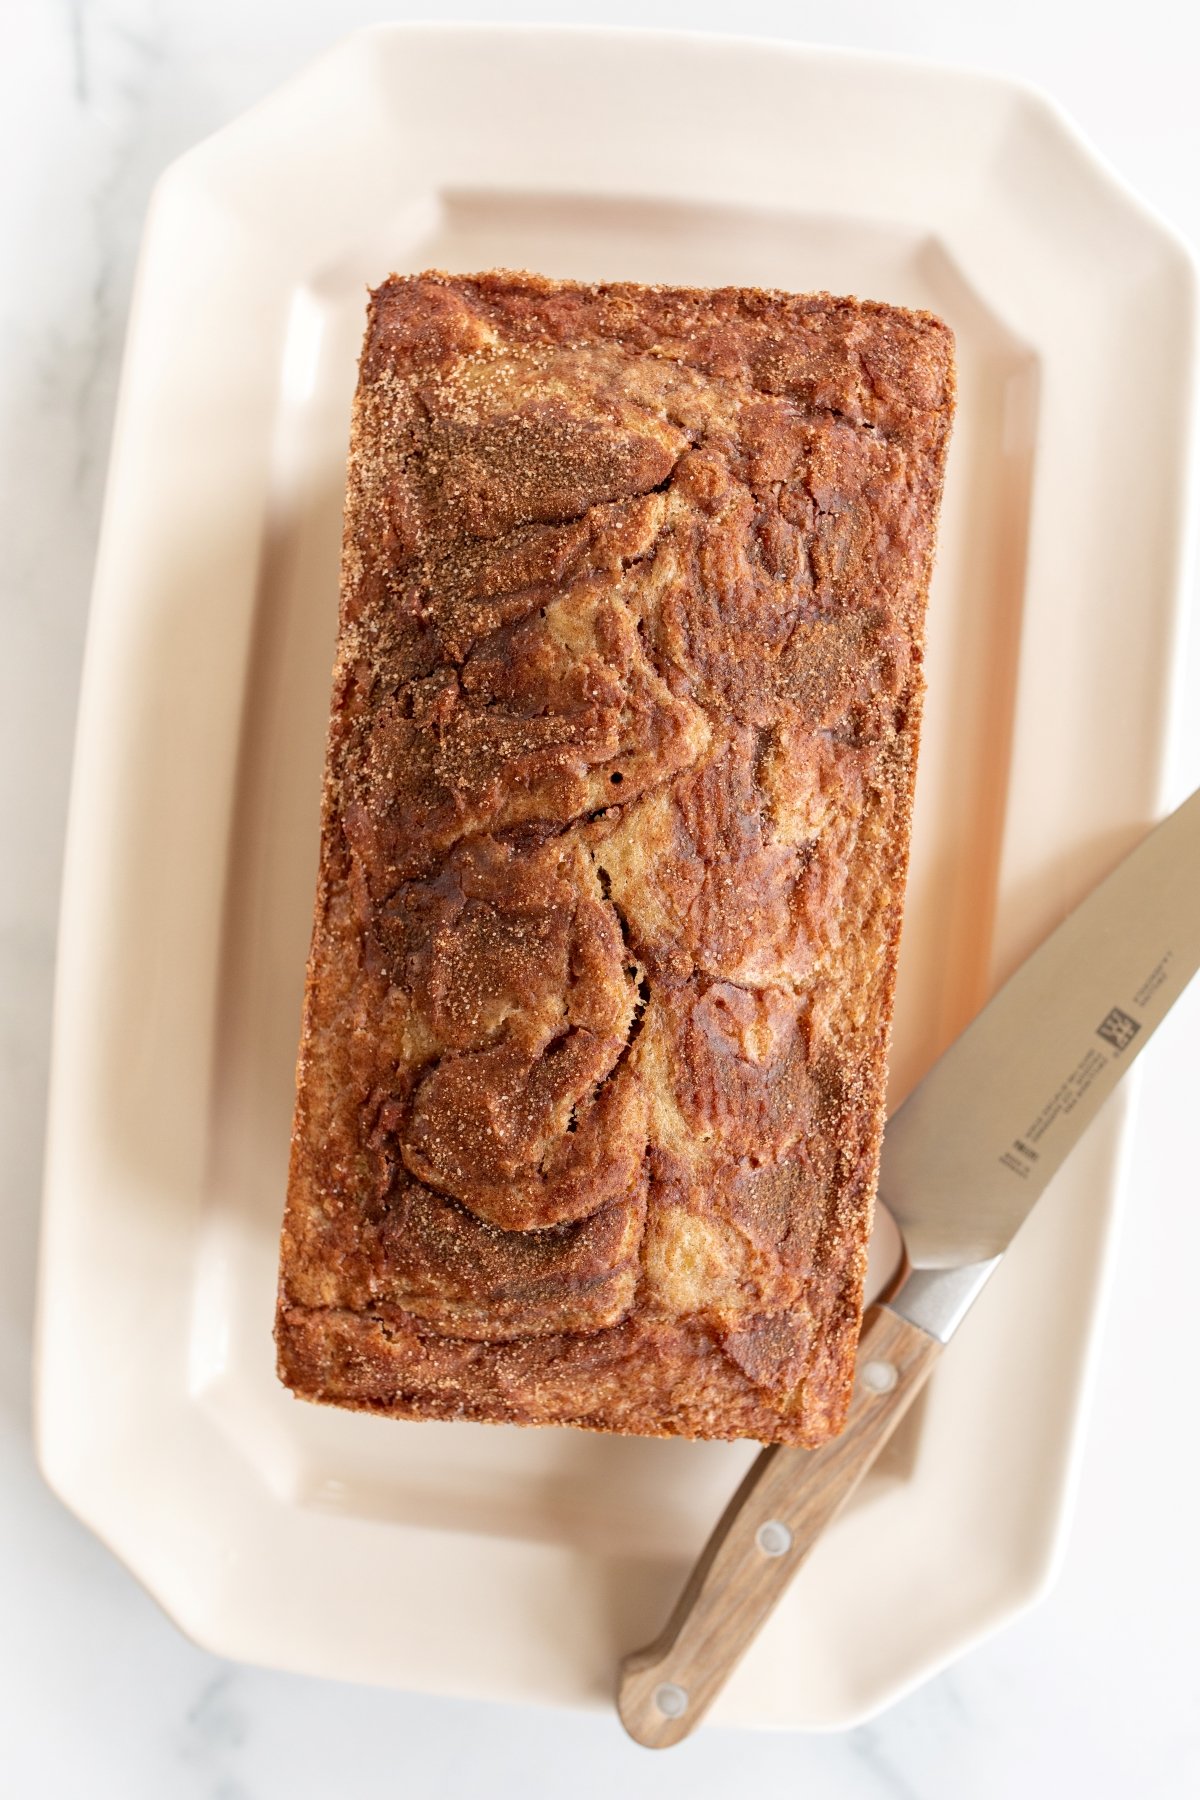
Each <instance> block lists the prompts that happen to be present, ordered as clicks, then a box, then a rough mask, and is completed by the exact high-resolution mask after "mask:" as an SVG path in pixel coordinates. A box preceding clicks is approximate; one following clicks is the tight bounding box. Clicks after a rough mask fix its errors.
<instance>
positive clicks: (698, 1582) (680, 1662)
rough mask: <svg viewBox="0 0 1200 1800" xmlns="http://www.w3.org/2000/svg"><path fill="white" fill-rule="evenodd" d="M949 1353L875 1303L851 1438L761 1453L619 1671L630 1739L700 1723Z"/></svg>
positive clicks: (658, 1740) (863, 1342) (672, 1737)
mask: <svg viewBox="0 0 1200 1800" xmlns="http://www.w3.org/2000/svg"><path fill="white" fill-rule="evenodd" d="M901 1291H903V1290H901ZM941 1348H942V1346H941V1344H940V1343H939V1342H938V1340H937V1339H936V1338H934V1337H931V1336H929V1335H928V1333H926V1332H924V1331H922V1330H921V1329H920V1328H919V1327H918V1326H916V1325H913V1324H911V1323H910V1322H909V1321H908V1320H907V1319H903V1318H901V1317H899V1315H898V1314H897V1313H895V1312H892V1311H891V1310H890V1309H889V1307H887V1306H875V1307H872V1309H871V1311H870V1312H869V1313H868V1314H867V1317H866V1319H865V1321H864V1324H863V1332H862V1337H861V1339H860V1341H859V1350H858V1370H857V1376H856V1379H855V1386H854V1395H853V1398H852V1400H851V1403H850V1413H849V1417H848V1419H847V1421H846V1427H845V1430H844V1431H843V1432H842V1434H841V1435H840V1437H836V1438H834V1439H833V1440H832V1441H831V1442H830V1443H828V1444H826V1445H824V1446H823V1447H822V1448H821V1449H820V1450H789V1449H785V1448H782V1447H780V1446H775V1447H773V1448H771V1449H769V1450H764V1451H763V1453H762V1455H761V1456H759V1457H758V1458H757V1459H756V1461H755V1462H754V1464H753V1465H752V1467H751V1469H750V1471H749V1473H748V1474H747V1476H746V1479H745V1480H744V1481H743V1482H742V1485H741V1487H740V1488H739V1489H738V1491H737V1493H736V1494H735V1495H734V1496H733V1499H732V1500H731V1501H730V1503H729V1505H728V1506H727V1507H726V1509H725V1512H724V1513H723V1514H722V1517H721V1519H720V1522H719V1523H718V1525H717V1527H716V1530H715V1531H714V1532H713V1534H712V1536H711V1538H710V1539H709V1540H708V1544H707V1545H706V1547H705V1550H704V1552H703V1554H702V1556H701V1558H700V1560H699V1562H698V1563H697V1564H696V1567H695V1568H694V1570H693V1571H692V1574H691V1577H690V1578H689V1580H688V1584H687V1586H686V1587H685V1588H684V1590H683V1593H682V1594H681V1595H680V1598H679V1602H678V1604H677V1605H676V1608H675V1611H674V1612H673V1613H672V1615H671V1617H670V1619H669V1620H668V1622H667V1625H666V1627H665V1629H664V1630H663V1632H662V1633H661V1635H660V1636H659V1637H658V1638H656V1639H655V1641H654V1643H653V1644H650V1645H649V1646H648V1647H647V1648H646V1649H645V1650H637V1651H635V1652H634V1653H633V1654H632V1655H631V1656H627V1657H626V1658H625V1660H624V1662H623V1663H622V1664H621V1670H620V1678H619V1684H618V1690H617V1709H618V1711H619V1712H620V1715H621V1722H622V1724H623V1725H624V1726H625V1729H626V1731H627V1732H628V1733H629V1735H630V1737H632V1738H636V1739H637V1741H638V1743H639V1744H646V1745H648V1746H649V1747H650V1748H652V1749H665V1748H667V1747H668V1746H669V1745H671V1744H677V1743H679V1742H680V1740H681V1739H682V1738H685V1737H687V1735H688V1733H689V1732H691V1731H693V1730H694V1729H695V1727H696V1725H697V1724H699V1722H700V1720H701V1719H702V1718H703V1717H704V1715H705V1713H706V1712H707V1711H708V1709H709V1707H710V1706H711V1705H712V1702H713V1700H714V1699H715V1698H716V1696H717V1694H718V1693H719V1692H720V1690H721V1688H722V1687H723V1686H724V1684H725V1682H726V1680H727V1679H728V1676H729V1674H730V1672H731V1670H732V1669H733V1667H734V1665H735V1663H737V1662H738V1660H739V1659H740V1657H741V1656H742V1654H743V1652H744V1651H745V1650H746V1648H747V1646H748V1645H749V1644H750V1642H751V1640H752V1639H753V1638H754V1637H755V1636H756V1635H757V1633H758V1630H759V1628H760V1626H761V1625H762V1622H763V1620H764V1619H765V1618H766V1617H767V1614H768V1613H769V1612H770V1611H771V1610H772V1608H773V1607H774V1605H775V1603H776V1601H777V1600H779V1598H780V1597H781V1595H782V1594H783V1592H784V1590H785V1588H786V1587H787V1585H788V1583H789V1582H790V1581H791V1579H792V1577H793V1576H794V1575H795V1574H796V1573H797V1571H798V1570H799V1568H800V1566H801V1564H802V1563H803V1562H804V1560H805V1558H806V1557H807V1555H808V1553H809V1551H810V1550H811V1549H812V1547H813V1545H814V1544H815V1543H816V1541H817V1539H818V1538H819V1537H820V1535H821V1533H822V1532H823V1531H824V1529H825V1527H826V1525H828V1523H829V1521H830V1520H831V1519H832V1518H833V1516H834V1514H835V1513H836V1512H837V1511H838V1510H839V1508H840V1507H841V1506H842V1505H843V1503H844V1502H845V1501H846V1500H847V1499H848V1498H849V1496H850V1494H852V1493H853V1491H854V1489H855V1488H856V1487H857V1486H858V1483H859V1481H860V1480H861V1479H862V1477H863V1475H864V1474H865V1473H866V1471H867V1469H869V1468H870V1466H871V1464H872V1463H873V1462H874V1460H875V1458H876V1456H878V1454H879V1452H880V1450H882V1448H883V1446H884V1444H886V1442H887V1440H888V1438H889V1437H890V1436H891V1434H892V1432H893V1431H894V1430H895V1428H896V1426H897V1425H898V1424H899V1422H900V1420H901V1419H902V1418H903V1417H904V1414H905V1413H906V1412H907V1410H908V1408H909V1406H910V1405H911V1403H912V1401H913V1399H914V1398H915V1396H916V1394H917V1393H918V1391H919V1390H920V1387H921V1385H922V1383H923V1382H924V1380H925V1378H926V1376H927V1375H928V1374H929V1372H930V1370H931V1369H932V1367H933V1365H934V1363H935V1362H936V1360H937V1357H938V1354H939V1352H940V1350H941Z"/></svg>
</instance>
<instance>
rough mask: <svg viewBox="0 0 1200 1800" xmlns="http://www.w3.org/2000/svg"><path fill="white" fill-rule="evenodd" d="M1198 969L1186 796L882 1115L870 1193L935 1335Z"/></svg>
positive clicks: (1196, 851) (952, 1318) (920, 1316)
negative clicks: (876, 1177) (895, 1229)
mask: <svg viewBox="0 0 1200 1800" xmlns="http://www.w3.org/2000/svg"><path fill="white" fill-rule="evenodd" d="M1198 967H1200V791H1198V792H1197V793H1195V794H1193V795H1192V796H1191V798H1190V799H1189V800H1186V801H1185V802H1184V804H1183V805H1182V806H1181V807H1179V809H1178V810H1177V811H1176V812H1174V813H1172V814H1171V815H1170V816H1169V817H1168V818H1167V819H1165V820H1164V821H1163V823H1162V824H1161V825H1159V826H1157V827H1156V828H1155V829H1154V830H1153V831H1152V832H1151V833H1150V834H1149V836H1148V837H1146V838H1145V839H1143V841H1142V843H1141V844H1139V845H1138V847H1137V849H1136V850H1134V851H1132V852H1131V853H1130V854H1129V855H1128V856H1127V857H1126V858H1125V860H1124V861H1123V862H1121V863H1119V864H1118V866H1117V867H1116V868H1115V869H1114V870H1113V872H1112V873H1111V874H1110V875H1109V876H1108V877H1107V878H1106V879H1105V880H1104V881H1103V882H1101V884H1100V886H1099V887H1097V888H1095V889H1093V891H1092V892H1091V893H1090V894H1089V895H1088V897H1087V899H1086V900H1084V901H1083V902H1082V903H1081V904H1080V905H1079V906H1077V907H1076V908H1075V910H1074V911H1073V912H1072V913H1070V914H1069V915H1068V917H1067V918H1066V919H1065V920H1064V921H1063V923H1062V924H1061V925H1060V926H1058V928H1057V929H1056V930H1055V931H1053V932H1052V933H1051V935H1050V936H1049V937H1048V938H1047V939H1046V941H1045V942H1044V943H1043V944H1042V945H1041V947H1040V948H1039V949H1038V950H1035V951H1034V953H1033V955H1032V956H1031V957H1029V959H1028V960H1027V961H1026V962H1024V963H1023V964H1022V965H1021V967H1020V968H1019V969H1018V970H1017V972H1016V974H1015V975H1013V976H1012V977H1011V979H1010V980H1009V981H1007V982H1006V983H1005V985H1004V986H1003V987H1002V988H1001V989H1000V990H999V992H998V993H997V994H996V995H995V996H994V998H993V999H992V1000H990V1001H989V1003H988V1004H987V1006H985V1007H984V1009H983V1011H982V1012H981V1013H979V1014H978V1016H977V1017H976V1018H975V1019H974V1020H973V1021H972V1023H971V1024H970V1025H969V1026H968V1027H967V1029H966V1030H965V1031H964V1032H963V1033H962V1035H961V1036H960V1037H958V1038H957V1039H956V1040H955V1042H954V1043H953V1044H952V1045H951V1047H950V1049H949V1050H947V1051H946V1053H945V1055H944V1056H942V1058H941V1059H940V1061H938V1062H937V1063H935V1064H934V1067H933V1068H932V1069H931V1070H930V1072H929V1074H928V1075H926V1076H925V1078H924V1080H923V1081H922V1082H921V1083H920V1085H919V1086H918V1087H917V1088H916V1090H915V1091H914V1092H913V1093H912V1094H911V1095H910V1097H909V1099H908V1100H907V1101H906V1102H905V1104H904V1105H903V1106H902V1107H901V1108H900V1110H899V1111H898V1112H897V1113H896V1114H895V1115H894V1116H893V1117H892V1118H891V1119H890V1120H889V1122H888V1125H887V1129H886V1131H885V1133H884V1141H883V1156H882V1163H881V1169H880V1181H879V1193H880V1198H881V1199H882V1200H883V1201H884V1202H885V1203H886V1205H887V1206H888V1208H889V1210H890V1211H891V1212H892V1214H893V1215H894V1216H895V1218H896V1221H897V1223H898V1224H899V1226H900V1229H901V1231H902V1233H903V1235H904V1241H905V1246H906V1249H907V1252H908V1258H909V1262H910V1264H911V1266H912V1271H913V1272H912V1273H911V1274H910V1275H909V1277H908V1279H907V1281H906V1282H905V1284H904V1287H903V1288H902V1290H901V1291H900V1293H899V1294H898V1295H897V1296H896V1298H895V1299H894V1300H893V1301H892V1302H891V1305H892V1307H893V1309H894V1310H895V1311H897V1312H899V1313H901V1314H902V1315H903V1316H904V1317H907V1318H909V1319H910V1320H911V1321H912V1323H914V1324H918V1325H920V1326H921V1327H922V1328H923V1329H924V1330H926V1331H930V1332H932V1333H933V1334H934V1335H935V1336H937V1337H940V1338H942V1339H943V1340H945V1338H947V1337H948V1336H949V1334H950V1332H951V1331H952V1330H953V1329H954V1327H955V1325H956V1324H957V1323H958V1320H959V1319H960V1318H961V1316H962V1314H963V1312H965V1310H966V1307H967V1306H968V1305H969V1304H970V1302H971V1300H972V1299H973V1298H974V1296H975V1293H976V1292H978V1289H979V1287H980V1286H981V1285H982V1283H983V1282H984V1281H985V1280H986V1279H987V1275H988V1274H989V1273H990V1271H991V1269H992V1268H993V1267H994V1266H995V1262H996V1260H997V1259H998V1258H999V1257H1000V1256H1001V1255H1002V1254H1003V1252H1004V1251H1005V1250H1006V1249H1007V1247H1008V1245H1009V1243H1010V1241H1011V1240H1012V1237H1013V1235H1014V1233H1015V1232H1016V1231H1017V1230H1018V1228H1019V1227H1020V1225H1021V1224H1022V1222H1023V1221H1024V1219H1025V1217H1026V1215H1027V1214H1028V1212H1029V1210H1030V1208H1031V1207H1032V1206H1033V1204H1034V1202H1035V1201H1036V1200H1037V1199H1038V1197H1039V1196H1040V1195H1041V1194H1042V1192H1043V1191H1044V1189H1045V1187H1046V1185H1047V1183H1048V1182H1049V1181H1050V1179H1051V1177H1052V1176H1053V1175H1054V1173H1055V1171H1056V1170H1057V1169H1058V1168H1059V1167H1060V1165H1061V1164H1062V1162H1063V1160H1064V1159H1065V1158H1066V1156H1067V1155H1068V1153H1069V1152H1070V1150H1071V1149H1072V1147H1073V1145H1074V1144H1075V1143H1076V1142H1077V1141H1078V1140H1079V1138H1080V1137H1081V1136H1082V1134H1083V1132H1084V1131H1085V1130H1086V1128H1087V1126H1088V1125H1089V1124H1090V1123H1091V1121H1092V1119H1093V1118H1094V1117H1095V1115H1096V1113H1097V1112H1098V1111H1099V1110H1100V1108H1101V1106H1102V1105H1103V1104H1104V1101H1105V1100H1106V1099H1107V1098H1108V1096H1109V1094H1110V1093H1111V1092H1112V1090H1113V1089H1114V1088H1115V1087H1116V1085H1117V1083H1118V1082H1119V1081H1120V1080H1121V1078H1122V1076H1123V1075H1124V1074H1125V1072H1126V1070H1127V1069H1128V1068H1129V1066H1130V1064H1131V1063H1132V1062H1133V1060H1134V1058H1135V1057H1136V1056H1137V1055H1138V1054H1139V1053H1140V1051H1141V1050H1142V1049H1143V1048H1144V1047H1145V1045H1146V1044H1147V1043H1148V1041H1149V1039H1150V1038H1151V1037H1152V1035H1153V1033H1154V1031H1155V1030H1156V1028H1157V1027H1158V1025H1159V1024H1160V1023H1161V1021H1162V1020H1163V1019H1164V1018H1165V1017H1166V1014H1167V1013H1168V1011H1169V1010H1170V1008H1171V1006H1172V1005H1173V1004H1174V1002H1175V1001H1176V1000H1177V999H1178V998H1179V995H1180V994H1181V993H1182V992H1183V989H1184V988H1185V987H1186V986H1187V984H1188V982H1189V981H1190V980H1191V978H1192V976H1193V975H1194V974H1195V973H1196V970H1197V968H1198Z"/></svg>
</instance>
